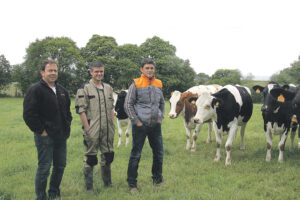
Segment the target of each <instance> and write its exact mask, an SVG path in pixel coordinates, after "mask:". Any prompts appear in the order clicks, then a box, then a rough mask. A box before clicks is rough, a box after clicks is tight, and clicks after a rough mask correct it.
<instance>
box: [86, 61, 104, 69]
mask: <svg viewBox="0 0 300 200" xmlns="http://www.w3.org/2000/svg"><path fill="white" fill-rule="evenodd" d="M95 67H104V66H103V64H102V63H101V62H100V61H94V62H92V63H91V64H90V67H89V70H93V69H94V68H95Z"/></svg>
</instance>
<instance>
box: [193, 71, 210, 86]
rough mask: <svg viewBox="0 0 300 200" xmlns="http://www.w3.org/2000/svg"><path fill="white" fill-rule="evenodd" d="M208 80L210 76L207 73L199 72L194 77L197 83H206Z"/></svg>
mask: <svg viewBox="0 0 300 200" xmlns="http://www.w3.org/2000/svg"><path fill="white" fill-rule="evenodd" d="M209 80H210V77H209V75H208V74H205V73H202V72H201V73H199V74H197V75H196V77H195V81H196V83H197V84H198V85H206V84H207V83H208V82H209Z"/></svg>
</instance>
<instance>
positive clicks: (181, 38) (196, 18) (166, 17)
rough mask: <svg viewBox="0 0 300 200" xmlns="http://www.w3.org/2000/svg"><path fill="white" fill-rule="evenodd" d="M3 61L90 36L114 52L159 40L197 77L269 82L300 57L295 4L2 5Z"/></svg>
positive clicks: (136, 1) (39, 0)
mask: <svg viewBox="0 0 300 200" xmlns="http://www.w3.org/2000/svg"><path fill="white" fill-rule="evenodd" d="M0 8H1V12H0V19H1V30H0V55H1V54H4V56H5V57H6V59H7V60H8V61H9V62H10V64H19V63H22V62H23V61H24V60H23V58H24V56H25V50H26V48H27V47H28V46H29V44H30V43H31V42H34V41H35V40H36V39H43V38H45V37H46V36H53V37H61V36H66V37H69V38H71V39H72V40H73V41H75V42H76V44H77V46H78V47H83V46H85V45H86V43H87V42H88V40H89V39H90V38H91V37H92V35H93V34H99V35H102V36H103V35H106V36H112V37H114V38H115V39H116V41H117V43H118V44H119V45H122V44H126V43H130V44H137V45H140V44H141V43H143V42H144V41H145V40H146V39H147V38H152V37H153V36H155V35H156V36H158V37H160V38H162V39H163V40H166V41H169V42H170V43H171V44H172V45H174V46H175V47H176V49H177V53H176V54H177V56H178V57H180V58H182V59H188V60H190V63H191V66H192V67H193V68H194V70H195V71H196V72H197V73H200V72H204V73H206V74H209V75H212V74H213V73H214V72H215V71H216V70H217V69H239V70H240V71H241V72H242V74H243V75H247V74H248V73H252V74H253V75H255V76H271V75H272V74H274V73H275V72H279V71H280V70H282V69H284V68H286V67H289V66H290V64H291V63H293V62H294V61H296V60H298V57H299V56H300V1H299V0H184V1H183V0H181V1H179V0H151V1H150V0H148V1H144V0H107V1H103V0H84V1H83V0H82V1H80V0H1V1H0Z"/></svg>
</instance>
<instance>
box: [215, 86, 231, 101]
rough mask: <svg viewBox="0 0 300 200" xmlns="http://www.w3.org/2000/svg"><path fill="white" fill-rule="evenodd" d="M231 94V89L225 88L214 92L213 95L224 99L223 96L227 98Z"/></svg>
mask: <svg viewBox="0 0 300 200" xmlns="http://www.w3.org/2000/svg"><path fill="white" fill-rule="evenodd" d="M229 94H230V92H229V90H228V89H226V88H223V89H221V90H220V91H218V92H216V93H214V94H212V96H214V97H216V98H220V99H223V98H226V97H227V96H228V95H229Z"/></svg>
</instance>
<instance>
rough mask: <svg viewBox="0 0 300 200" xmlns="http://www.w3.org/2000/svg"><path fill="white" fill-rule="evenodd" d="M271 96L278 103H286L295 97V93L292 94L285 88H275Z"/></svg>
mask: <svg viewBox="0 0 300 200" xmlns="http://www.w3.org/2000/svg"><path fill="white" fill-rule="evenodd" d="M270 94H271V95H272V97H273V98H274V99H276V101H278V102H281V103H284V102H286V101H291V100H293V98H294V97H295V93H294V92H290V91H288V90H285V89H283V88H274V89H272V90H271V91H270Z"/></svg>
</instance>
